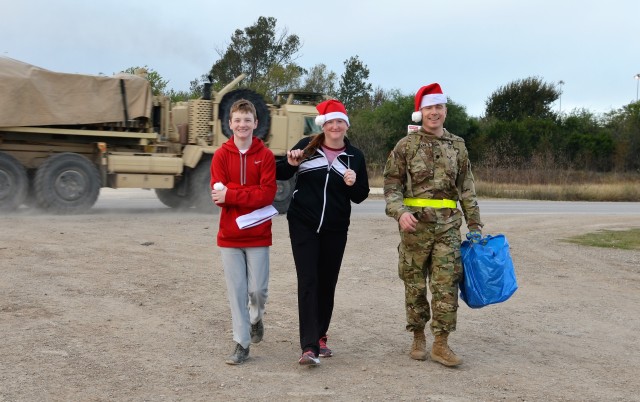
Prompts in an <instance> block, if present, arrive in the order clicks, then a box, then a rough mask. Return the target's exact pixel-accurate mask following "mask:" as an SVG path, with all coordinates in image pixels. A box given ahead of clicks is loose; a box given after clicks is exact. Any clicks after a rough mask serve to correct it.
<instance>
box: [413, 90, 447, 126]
mask: <svg viewBox="0 0 640 402" xmlns="http://www.w3.org/2000/svg"><path fill="white" fill-rule="evenodd" d="M442 103H447V96H446V95H445V94H443V93H442V88H440V84H438V83H437V82H434V83H433V84H429V85H425V86H423V87H422V88H420V89H419V90H418V92H416V97H415V108H414V112H413V113H411V120H413V121H415V122H416V123H417V122H419V121H421V120H422V112H421V111H420V110H421V109H422V108H423V107H425V106H432V105H439V104H442Z"/></svg>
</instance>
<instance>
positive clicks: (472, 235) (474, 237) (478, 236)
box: [467, 230, 482, 243]
mask: <svg viewBox="0 0 640 402" xmlns="http://www.w3.org/2000/svg"><path fill="white" fill-rule="evenodd" d="M467 239H468V240H469V241H470V242H471V243H480V240H482V232H481V231H479V230H472V231H471V232H469V233H467Z"/></svg>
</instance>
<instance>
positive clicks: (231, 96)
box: [219, 89, 271, 140]
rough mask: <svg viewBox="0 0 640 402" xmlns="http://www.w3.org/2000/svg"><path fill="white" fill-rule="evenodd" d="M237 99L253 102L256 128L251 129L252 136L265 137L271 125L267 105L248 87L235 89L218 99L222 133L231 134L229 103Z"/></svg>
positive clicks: (227, 135)
mask: <svg viewBox="0 0 640 402" xmlns="http://www.w3.org/2000/svg"><path fill="white" fill-rule="evenodd" d="M238 99H246V100H248V101H250V102H251V103H253V106H255V107H256V113H257V114H258V128H256V129H255V130H254V131H253V136H254V137H258V138H260V139H261V140H264V139H265V138H267V135H268V134H269V127H270V126H271V114H270V113H269V107H268V106H267V104H266V103H265V102H264V99H262V96H260V94H258V93H257V92H254V91H252V90H250V89H236V90H235V91H231V92H229V93H227V94H226V95H225V96H223V97H222V100H220V114H219V115H220V123H221V124H222V133H223V134H224V135H225V136H226V137H227V138H231V136H233V131H231V128H230V127H229V118H230V117H231V105H233V102H235V101H237V100H238Z"/></svg>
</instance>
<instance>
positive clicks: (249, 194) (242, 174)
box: [211, 99, 276, 364]
mask: <svg viewBox="0 0 640 402" xmlns="http://www.w3.org/2000/svg"><path fill="white" fill-rule="evenodd" d="M230 116H231V117H230V120H229V127H230V128H231V130H232V131H233V137H232V138H230V139H229V141H227V142H225V143H224V144H223V145H222V147H221V148H220V149H219V150H218V151H216V153H215V154H214V155H213V160H212V162H211V188H212V189H213V190H212V191H211V198H212V199H213V202H215V203H216V205H218V206H220V207H221V211H220V227H219V230H218V238H217V239H218V247H219V248H220V254H221V256H222V266H223V268H224V276H225V281H226V283H227V294H228V296H229V305H230V307H231V321H232V324H233V340H234V341H235V342H236V346H235V349H234V352H233V354H232V355H231V356H229V358H228V359H227V360H226V361H225V363H227V364H242V363H243V362H244V361H245V360H247V359H248V358H249V345H250V344H251V343H258V342H260V341H261V340H262V336H263V334H264V325H263V323H262V317H263V314H264V308H265V303H266V301H267V296H268V285H269V246H271V244H272V242H271V219H266V220H264V221H262V223H259V224H255V225H253V226H250V227H247V228H245V229H240V227H239V226H238V223H237V222H236V218H238V217H239V216H242V215H246V214H249V213H251V212H253V211H255V210H257V209H260V208H262V207H265V206H268V205H271V204H272V203H273V199H274V197H275V195H276V170H275V158H274V156H273V153H272V152H271V150H269V149H268V148H267V147H266V146H265V145H264V143H263V142H262V140H260V139H259V138H255V137H253V130H255V129H256V128H257V127H258V116H257V113H256V109H255V106H254V105H253V104H252V103H251V102H249V101H248V100H245V99H240V100H238V101H236V102H235V103H234V104H233V105H231V113H230Z"/></svg>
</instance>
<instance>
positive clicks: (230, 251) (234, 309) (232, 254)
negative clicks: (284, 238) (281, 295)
mask: <svg viewBox="0 0 640 402" xmlns="http://www.w3.org/2000/svg"><path fill="white" fill-rule="evenodd" d="M220 254H221V256H222V266H223V268H224V278H225V280H226V282H227V295H228V296H229V306H230V307H231V322H232V325H233V340H234V341H236V342H237V343H239V344H240V345H242V347H243V348H245V349H246V348H247V347H249V345H250V344H251V335H250V332H251V324H255V323H257V322H258V321H260V320H261V319H262V316H263V314H264V306H265V303H266V302H267V297H268V293H269V289H268V287H269V247H245V248H230V247H220Z"/></svg>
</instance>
